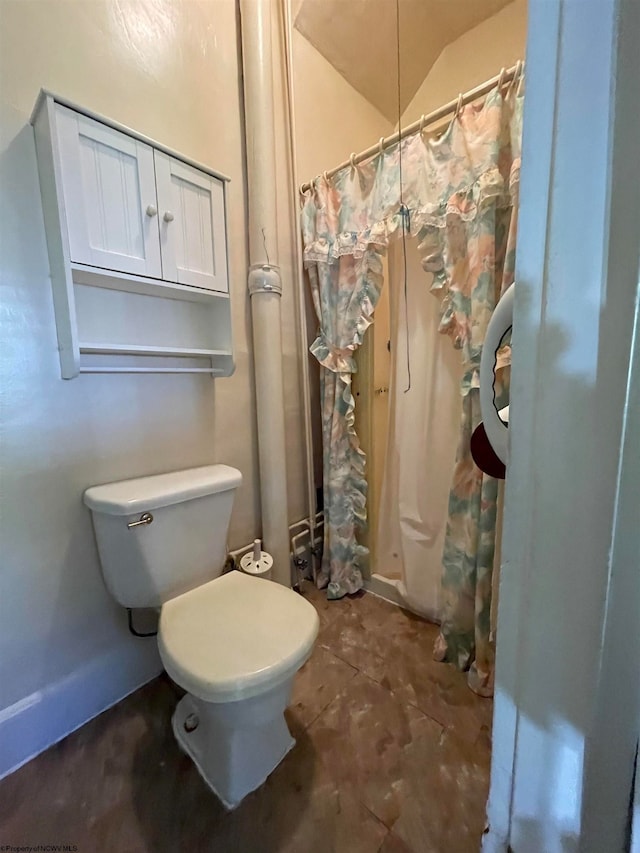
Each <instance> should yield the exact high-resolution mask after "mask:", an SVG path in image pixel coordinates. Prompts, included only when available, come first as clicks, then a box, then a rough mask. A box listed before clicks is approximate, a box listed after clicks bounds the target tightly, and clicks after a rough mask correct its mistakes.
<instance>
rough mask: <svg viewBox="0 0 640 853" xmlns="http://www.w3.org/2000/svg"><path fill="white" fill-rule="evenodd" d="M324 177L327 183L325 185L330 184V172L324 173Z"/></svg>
mask: <svg viewBox="0 0 640 853" xmlns="http://www.w3.org/2000/svg"><path fill="white" fill-rule="evenodd" d="M322 177H323V178H324V182H325V184H328V183H329V173H328V172H326V171H325V172H323V173H322Z"/></svg>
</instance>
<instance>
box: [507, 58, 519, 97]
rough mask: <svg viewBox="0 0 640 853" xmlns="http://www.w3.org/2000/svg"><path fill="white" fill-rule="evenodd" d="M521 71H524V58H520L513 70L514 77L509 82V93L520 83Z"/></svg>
mask: <svg viewBox="0 0 640 853" xmlns="http://www.w3.org/2000/svg"><path fill="white" fill-rule="evenodd" d="M521 72H522V60H521V59H519V60H518V61H517V62H516V70H515V71H514V72H513V78H512V80H511V82H510V83H509V93H511V92H512V91H513V90H514V88H515V86H516V84H517V83H518V78H519V77H520V74H521Z"/></svg>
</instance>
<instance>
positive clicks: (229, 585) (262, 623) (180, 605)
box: [158, 571, 319, 702]
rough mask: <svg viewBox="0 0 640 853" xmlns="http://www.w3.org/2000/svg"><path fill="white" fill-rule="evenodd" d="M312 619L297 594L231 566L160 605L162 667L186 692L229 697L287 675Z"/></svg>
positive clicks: (312, 633) (300, 658)
mask: <svg viewBox="0 0 640 853" xmlns="http://www.w3.org/2000/svg"><path fill="white" fill-rule="evenodd" d="M318 625H319V621H318V614H317V613H316V610H315V608H314V607H313V606H312V605H311V604H310V603H309V602H308V601H306V599H304V598H303V597H302V596H301V595H298V594H297V593H295V592H293V590H290V589H287V588H286V587H284V586H281V585H280V584H277V583H274V582H273V581H268V580H263V579H258V578H252V577H249V576H248V575H245V574H242V573H241V572H238V571H232V572H229V573H228V574H226V575H222V576H221V577H219V578H216V579H215V580H213V581H209V583H206V584H204V585H203V586H199V587H196V588H195V589H192V590H190V591H189V592H186V593H184V594H183V595H179V596H177V597H176V598H172V599H171V600H170V601H167V602H166V603H165V604H164V605H163V606H162V610H161V613H160V625H159V628H158V646H159V650H160V656H161V658H162V661H163V663H164V666H165V669H166V670H167V672H168V673H169V675H170V676H171V678H172V679H173V680H174V681H175V682H176V683H177V684H179V685H180V686H181V687H183V688H184V689H185V690H187V691H188V692H189V693H192V694H193V695H194V696H197V697H198V698H200V699H202V700H204V701H206V702H234V701H238V700H240V699H248V698H250V697H253V696H257V695H259V694H260V693H264V692H265V691H267V690H269V689H271V688H272V687H274V686H275V685H276V684H278V683H280V682H282V681H284V680H286V679H287V678H291V677H293V675H294V673H295V672H296V670H297V669H299V668H300V667H301V666H302V664H303V663H304V661H305V660H306V659H307V658H308V657H309V655H310V654H311V650H312V648H313V643H314V641H315V639H316V637H317V635H318Z"/></svg>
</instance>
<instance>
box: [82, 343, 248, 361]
mask: <svg viewBox="0 0 640 853" xmlns="http://www.w3.org/2000/svg"><path fill="white" fill-rule="evenodd" d="M79 347H80V352H81V353H83V352H84V353H91V354H98V353H99V354H101V355H167V356H176V357H178V358H210V357H211V356H216V355H222V356H229V357H230V356H231V353H230V352H229V350H222V349H191V348H189V347H163V346H150V345H142V344H96V343H82V342H81V343H80V344H79Z"/></svg>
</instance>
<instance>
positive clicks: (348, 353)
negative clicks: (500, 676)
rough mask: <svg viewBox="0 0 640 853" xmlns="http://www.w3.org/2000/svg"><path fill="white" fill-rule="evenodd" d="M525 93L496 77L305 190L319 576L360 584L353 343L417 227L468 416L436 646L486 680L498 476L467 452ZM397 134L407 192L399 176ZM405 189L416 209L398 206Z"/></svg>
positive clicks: (508, 239)
mask: <svg viewBox="0 0 640 853" xmlns="http://www.w3.org/2000/svg"><path fill="white" fill-rule="evenodd" d="M522 100H523V99H522V98H521V97H519V96H515V95H513V94H509V95H508V96H506V97H503V95H502V94H501V93H500V91H499V90H498V89H495V90H493V91H492V92H491V93H490V94H489V95H488V96H487V98H486V100H485V102H484V104H483V105H482V106H477V105H469V106H467V107H465V108H463V109H462V110H461V111H460V113H459V114H458V116H457V117H456V118H455V119H454V120H453V122H452V123H451V125H450V127H449V128H448V130H447V131H446V132H445V133H444V134H443V135H442V136H441V137H440V138H438V139H437V140H436V139H430V138H427V137H426V136H425V135H421V134H415V135H413V136H410V137H407V138H406V139H404V140H402V142H401V143H400V144H399V145H396V146H393V147H392V148H390V149H387V150H386V151H384V152H382V153H380V154H379V155H377V156H375V157H373V158H372V159H371V160H369V161H367V162H365V163H363V164H360V165H359V166H358V167H357V168H346V169H343V170H341V171H340V172H338V173H337V174H336V175H335V176H334V177H333V178H332V179H330V180H325V179H324V178H323V177H319V178H317V179H316V180H315V181H314V184H313V188H312V190H311V191H309V192H308V193H307V195H306V197H305V199H304V204H303V209H302V230H303V240H304V258H305V265H306V268H307V270H308V272H309V277H310V282H311V287H312V292H313V298H314V304H315V308H316V313H317V315H318V319H319V323H320V332H319V336H318V338H317V339H316V341H315V342H314V344H313V345H312V347H311V351H312V352H313V353H314V355H315V356H316V358H317V359H318V361H319V362H320V364H321V365H322V368H321V370H322V398H323V452H324V490H325V508H324V510H325V549H324V556H323V567H322V575H321V578H320V583H321V584H323V585H324V584H328V585H329V591H328V595H329V597H333V598H339V597H341V596H342V595H344V594H345V593H348V592H354V591H355V590H357V589H358V588H359V587H360V586H361V585H362V576H361V569H360V561H361V559H362V555H363V549H362V547H361V546H360V545H358V543H357V538H356V535H357V529H358V527H359V526H361V525H362V524H363V523H364V522H365V501H366V482H365V479H364V457H363V454H362V451H361V450H360V448H359V445H358V440H357V436H356V434H355V430H354V428H353V422H354V400H353V395H352V394H351V374H352V373H353V371H354V370H355V363H354V360H353V354H354V352H355V350H356V349H357V347H358V346H359V345H360V343H361V342H362V338H363V335H364V333H365V331H366V329H367V327H368V326H369V325H370V323H371V322H372V315H373V311H374V308H375V304H376V302H377V299H378V295H379V292H380V287H381V286H382V280H381V272H380V271H381V261H380V258H381V255H382V254H383V253H384V251H385V249H386V246H387V245H388V243H389V240H390V239H393V238H395V237H397V236H399V235H401V234H402V230H403V228H404V229H405V230H406V232H407V233H408V234H410V235H412V236H417V237H418V238H419V240H420V249H421V252H422V253H423V258H424V260H423V267H424V269H425V270H426V271H428V272H430V273H432V274H433V283H432V290H433V291H434V292H435V293H436V294H437V295H439V296H440V297H442V314H441V322H440V331H441V332H442V333H444V334H447V335H449V336H450V337H451V339H452V342H453V345H454V347H456V348H457V349H460V350H461V351H462V361H463V379H462V383H461V393H462V396H463V421H462V425H461V432H460V444H459V451H458V456H457V459H456V468H455V472H454V478H453V484H452V492H451V497H450V503H449V521H448V528H447V538H446V543H445V549H444V555H443V591H444V598H445V602H446V603H445V607H444V612H443V614H442V630H441V633H440V637H439V639H438V643H437V646H436V652H435V654H436V657H437V658H438V659H440V660H447V661H451V662H453V663H455V664H456V665H457V666H459V667H460V668H462V669H467V668H470V667H471V676H470V685H471V686H472V688H473V689H475V690H477V691H478V692H482V693H485V694H489V693H490V692H491V689H492V671H493V651H492V643H491V641H490V638H489V612H490V601H491V570H492V561H493V546H494V541H495V500H496V497H495V495H496V489H497V484H496V483H495V481H491V480H490V479H489V478H483V477H482V475H481V473H480V472H479V471H478V469H477V468H475V466H474V465H473V462H472V460H471V457H470V452H469V438H470V435H471V431H472V430H473V428H474V427H475V425H476V424H477V422H478V420H479V404H478V371H479V365H480V355H481V352H482V342H483V340H484V335H485V332H486V328H487V325H488V322H489V318H490V317H491V313H492V312H493V309H494V307H495V304H496V302H497V299H498V298H499V296H500V294H501V292H502V290H503V289H504V288H506V287H507V286H508V284H509V283H510V282H511V281H512V275H513V263H514V245H515V233H516V217H515V215H514V214H513V212H514V210H515V209H516V206H517V188H518V178H519V164H520V138H521V117H522ZM400 147H401V148H402V179H403V183H402V195H401V188H400V162H399V159H400ZM401 202H403V203H404V205H405V207H406V209H407V210H408V215H404V216H403V215H402V214H401V212H400V209H401Z"/></svg>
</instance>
